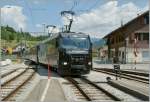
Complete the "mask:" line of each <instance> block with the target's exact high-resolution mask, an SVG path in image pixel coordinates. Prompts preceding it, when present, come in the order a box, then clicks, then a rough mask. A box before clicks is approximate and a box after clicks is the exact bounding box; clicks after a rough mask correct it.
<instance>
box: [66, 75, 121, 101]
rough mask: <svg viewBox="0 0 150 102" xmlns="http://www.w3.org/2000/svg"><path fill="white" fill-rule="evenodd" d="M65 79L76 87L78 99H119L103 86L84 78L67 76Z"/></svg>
mask: <svg viewBox="0 0 150 102" xmlns="http://www.w3.org/2000/svg"><path fill="white" fill-rule="evenodd" d="M66 79H67V80H68V81H69V82H70V83H72V84H73V85H74V86H75V88H76V89H77V92H76V96H79V99H81V100H86V101H93V100H103V101H105V100H108V101H109V100H110V101H112V100H113V101H121V99H120V98H118V97H117V96H114V95H113V94H111V93H109V92H108V91H106V90H105V89H104V88H102V87H100V86H98V85H97V84H95V83H93V82H91V81H90V80H88V79H86V78H83V77H81V78H76V79H75V78H71V77H67V78H66Z"/></svg>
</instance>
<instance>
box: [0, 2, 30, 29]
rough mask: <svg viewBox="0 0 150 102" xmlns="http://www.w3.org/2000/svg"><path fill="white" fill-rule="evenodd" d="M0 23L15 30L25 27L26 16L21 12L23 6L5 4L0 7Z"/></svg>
mask: <svg viewBox="0 0 150 102" xmlns="http://www.w3.org/2000/svg"><path fill="white" fill-rule="evenodd" d="M1 13H2V24H3V25H9V26H12V27H14V28H15V29H17V30H20V29H21V28H22V29H23V30H25V29H26V26H27V24H26V21H27V17H26V16H25V15H24V14H23V8H22V7H20V6H11V5H6V6H4V7H2V8H1Z"/></svg>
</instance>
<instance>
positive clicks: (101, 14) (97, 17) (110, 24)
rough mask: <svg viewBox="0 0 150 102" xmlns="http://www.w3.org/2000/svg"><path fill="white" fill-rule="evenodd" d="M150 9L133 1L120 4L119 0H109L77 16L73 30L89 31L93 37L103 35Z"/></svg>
mask: <svg viewBox="0 0 150 102" xmlns="http://www.w3.org/2000/svg"><path fill="white" fill-rule="evenodd" d="M146 10H148V6H145V7H144V8H140V7H138V6H137V5H135V4H134V3H133V2H128V3H126V4H122V5H118V1H109V2H107V3H105V4H103V5H101V6H100V7H98V8H96V9H93V10H91V11H90V12H88V13H83V14H81V15H79V16H76V17H75V22H74V24H73V30H75V31H83V32H86V33H89V34H90V35H91V36H92V37H99V38H101V37H103V36H105V35H106V34H108V33H109V32H111V31H112V30H114V29H116V28H118V27H119V26H121V21H123V23H127V22H128V21H129V20H131V19H133V18H134V17H136V16H137V14H138V13H143V12H144V11H146Z"/></svg>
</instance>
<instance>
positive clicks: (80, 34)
mask: <svg viewBox="0 0 150 102" xmlns="http://www.w3.org/2000/svg"><path fill="white" fill-rule="evenodd" d="M59 36H61V37H81V38H82V37H84V38H87V37H89V35H87V34H84V33H81V32H79V33H76V32H70V33H64V32H60V33H53V34H52V36H51V37H49V38H47V39H45V40H43V41H42V42H40V43H39V44H42V43H45V42H47V41H49V40H52V39H55V38H58V37H59ZM39 44H37V45H39Z"/></svg>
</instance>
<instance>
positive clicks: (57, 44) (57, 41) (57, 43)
mask: <svg viewBox="0 0 150 102" xmlns="http://www.w3.org/2000/svg"><path fill="white" fill-rule="evenodd" d="M58 46H59V40H58V39H56V47H58Z"/></svg>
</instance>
